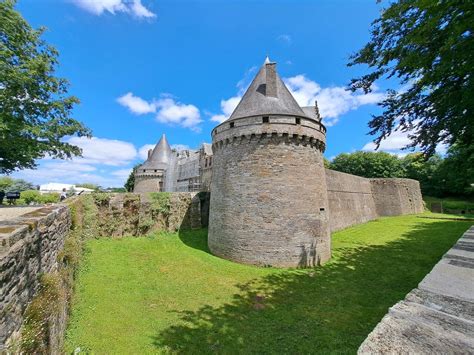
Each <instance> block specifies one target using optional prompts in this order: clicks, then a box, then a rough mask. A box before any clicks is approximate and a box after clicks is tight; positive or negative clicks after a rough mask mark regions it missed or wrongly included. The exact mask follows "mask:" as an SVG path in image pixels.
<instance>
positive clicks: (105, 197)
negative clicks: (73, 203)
mask: <svg viewBox="0 0 474 355" xmlns="http://www.w3.org/2000/svg"><path fill="white" fill-rule="evenodd" d="M200 196H201V195H198V193H195V192H172V193H167V192H163V193H155V194H153V193H152V194H135V193H133V194H132V193H130V194H120V193H117V194H95V195H94V198H95V203H96V205H97V207H98V213H99V219H98V226H97V234H98V236H104V237H121V236H141V235H143V234H146V233H150V232H153V231H161V230H165V231H172V232H174V231H177V230H179V229H189V228H201V227H203V226H206V225H207V214H206V215H205V216H204V219H205V220H204V219H203V218H202V217H201V204H202V203H206V202H205V199H206V197H205V199H204V201H203V202H202V201H201V198H200ZM203 196H207V201H208V200H209V196H208V195H206V194H204V195H203Z"/></svg>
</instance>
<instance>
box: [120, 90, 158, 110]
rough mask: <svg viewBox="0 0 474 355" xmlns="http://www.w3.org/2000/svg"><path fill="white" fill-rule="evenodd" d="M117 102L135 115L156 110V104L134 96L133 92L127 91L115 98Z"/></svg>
mask: <svg viewBox="0 0 474 355" xmlns="http://www.w3.org/2000/svg"><path fill="white" fill-rule="evenodd" d="M117 102H118V103H119V104H120V105H122V106H125V107H127V108H128V109H129V110H130V111H131V112H132V113H134V114H137V115H144V114H146V113H152V112H156V105H155V104H154V103H149V102H147V101H145V100H143V99H142V98H141V97H138V96H134V95H133V93H131V92H128V93H126V94H125V95H123V96H120V97H119V98H118V99H117Z"/></svg>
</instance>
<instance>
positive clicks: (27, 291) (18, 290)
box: [0, 205, 71, 352]
mask: <svg viewBox="0 0 474 355" xmlns="http://www.w3.org/2000/svg"><path fill="white" fill-rule="evenodd" d="M70 225H71V216H70V212H69V208H68V207H67V206H63V205H56V206H52V207H45V208H42V209H39V210H36V211H33V212H30V213H28V214H25V215H23V216H21V217H18V218H15V219H12V220H9V221H3V222H0V352H1V350H2V349H1V346H2V344H5V343H6V341H7V339H9V338H11V337H15V336H16V333H17V332H18V330H19V329H20V326H21V324H22V322H23V314H24V312H25V309H26V307H27V305H28V303H29V301H30V300H31V299H32V298H33V296H34V295H35V293H36V291H37V290H38V287H39V276H40V275H41V274H43V273H48V272H52V271H55V270H56V269H57V267H58V263H57V256H58V253H59V251H60V250H61V249H62V248H63V245H64V241H65V238H66V236H67V234H68V232H69V228H70Z"/></svg>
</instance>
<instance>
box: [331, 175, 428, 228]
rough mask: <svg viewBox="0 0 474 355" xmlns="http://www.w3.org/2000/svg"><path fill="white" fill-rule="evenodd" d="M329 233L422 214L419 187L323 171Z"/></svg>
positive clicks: (413, 183) (409, 182)
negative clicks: (386, 219) (387, 217)
mask: <svg viewBox="0 0 474 355" xmlns="http://www.w3.org/2000/svg"><path fill="white" fill-rule="evenodd" d="M326 184H327V187H328V201H329V219H330V227H331V232H335V231H338V230H341V229H343V228H347V227H350V226H353V225H356V224H359V223H364V222H367V221H370V220H373V219H376V218H377V217H380V216H398V215H402V214H413V213H422V212H423V210H424V206H423V199H422V196H421V190H420V184H419V182H418V181H416V180H411V179H399V178H396V179H366V178H363V177H360V176H355V175H351V174H346V173H341V172H339V171H334V170H329V169H326Z"/></svg>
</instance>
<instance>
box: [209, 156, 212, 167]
mask: <svg viewBox="0 0 474 355" xmlns="http://www.w3.org/2000/svg"><path fill="white" fill-rule="evenodd" d="M211 164H212V157H210V158H209V166H211Z"/></svg>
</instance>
